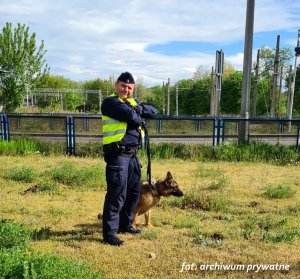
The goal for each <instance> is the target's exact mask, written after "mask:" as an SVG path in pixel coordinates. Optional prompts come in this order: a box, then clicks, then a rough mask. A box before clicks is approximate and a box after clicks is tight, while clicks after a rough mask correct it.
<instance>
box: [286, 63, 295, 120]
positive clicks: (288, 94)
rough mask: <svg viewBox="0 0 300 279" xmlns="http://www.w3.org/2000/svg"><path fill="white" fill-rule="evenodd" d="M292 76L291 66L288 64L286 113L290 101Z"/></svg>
mask: <svg viewBox="0 0 300 279" xmlns="http://www.w3.org/2000/svg"><path fill="white" fill-rule="evenodd" d="M292 76H293V66H292V65H290V70H289V79H288V92H287V104H286V113H287V114H288V110H289V107H290V102H291V92H292Z"/></svg>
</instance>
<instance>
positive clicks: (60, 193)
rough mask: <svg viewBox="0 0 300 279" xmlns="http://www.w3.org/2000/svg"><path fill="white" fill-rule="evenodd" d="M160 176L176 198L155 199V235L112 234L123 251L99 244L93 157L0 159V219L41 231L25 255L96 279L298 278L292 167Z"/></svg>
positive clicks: (185, 166)
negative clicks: (84, 268)
mask: <svg viewBox="0 0 300 279" xmlns="http://www.w3.org/2000/svg"><path fill="white" fill-rule="evenodd" d="M142 163H143V166H144V167H143V176H144V177H145V176H146V161H144V160H143V162H142ZM167 171H171V173H172V175H173V177H174V179H175V180H176V181H177V182H178V184H179V185H180V187H181V190H182V191H183V192H184V193H185V196H184V197H182V198H175V197H172V198H162V199H161V201H160V203H159V205H158V206H157V207H155V208H154V209H153V210H152V223H153V224H154V225H155V226H154V227H152V228H145V227H143V226H141V229H142V231H143V233H142V235H139V236H130V235H121V236H120V238H121V239H123V240H125V241H126V245H125V246H123V247H111V246H108V245H105V244H103V243H102V235H101V223H100V222H99V220H98V219H97V215H98V213H99V212H102V206H103V200H104V195H105V163H104V162H103V160H102V159H101V158H75V157H64V156H42V155H27V156H23V157H22V156H1V157H0V191H1V195H0V218H2V219H14V220H16V221H18V222H20V223H23V224H25V225H27V226H28V227H30V228H31V229H32V230H36V231H38V232H44V234H43V236H42V237H41V236H38V235H37V237H36V240H32V242H31V245H30V249H31V250H33V251H36V252H42V253H49V254H59V255H61V256H64V257H67V258H71V259H75V260H81V261H84V262H87V263H90V264H94V266H95V268H96V270H99V271H100V270H104V271H106V276H105V278H202V277H205V278H299V276H300V221H299V215H300V166H299V165H298V166H276V165H271V164H263V163H256V164H255V163H224V162H220V163H218V162H214V163H211V162H196V161H187V160H171V159H170V160H153V161H152V175H153V179H158V178H164V177H165V176H166V173H167ZM26 190H27V191H26ZM141 217H143V216H141ZM141 217H140V222H141V223H143V218H141ZM225 265H229V266H227V268H229V269H239V270H231V271H226V270H224V269H225V268H226V267H225ZM247 269H248V270H247ZM262 269H269V270H268V271H263V270H262Z"/></svg>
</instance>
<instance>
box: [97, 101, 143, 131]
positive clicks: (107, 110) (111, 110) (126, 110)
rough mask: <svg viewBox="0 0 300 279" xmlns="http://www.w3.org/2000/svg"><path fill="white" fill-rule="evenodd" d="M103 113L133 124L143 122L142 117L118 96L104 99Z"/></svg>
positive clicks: (137, 124)
mask: <svg viewBox="0 0 300 279" xmlns="http://www.w3.org/2000/svg"><path fill="white" fill-rule="evenodd" d="M101 111H102V114H103V115H107V116H109V117H111V118H114V119H117V120H119V121H122V122H126V123H128V124H130V125H133V126H136V127H138V126H140V125H141V124H142V121H143V120H142V117H141V115H139V114H138V113H137V112H136V111H135V110H134V109H133V108H132V107H130V106H129V105H128V104H126V103H123V102H121V101H119V99H118V98H114V97H108V98H106V99H104V101H103V103H102V105H101Z"/></svg>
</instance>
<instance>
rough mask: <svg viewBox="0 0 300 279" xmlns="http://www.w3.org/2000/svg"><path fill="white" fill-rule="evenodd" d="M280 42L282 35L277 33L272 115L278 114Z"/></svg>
mask: <svg viewBox="0 0 300 279" xmlns="http://www.w3.org/2000/svg"><path fill="white" fill-rule="evenodd" d="M279 44H280V35H277V42H276V52H275V61H274V74H273V83H272V94H271V108H270V114H271V117H275V116H276V95H277V91H278V90H277V89H278V85H277V84H278V68H279Z"/></svg>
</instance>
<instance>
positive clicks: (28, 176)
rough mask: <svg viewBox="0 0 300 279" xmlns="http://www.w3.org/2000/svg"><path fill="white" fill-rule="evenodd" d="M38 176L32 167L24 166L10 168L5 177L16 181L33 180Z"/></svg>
mask: <svg viewBox="0 0 300 279" xmlns="http://www.w3.org/2000/svg"><path fill="white" fill-rule="evenodd" d="M36 176H37V174H36V172H35V171H34V170H33V169H32V168H30V167H26V166H23V167H20V168H17V169H12V170H10V171H9V172H8V173H7V174H6V176H5V177H6V178H9V179H12V180H15V181H23V182H32V181H33V180H34V179H35V178H36Z"/></svg>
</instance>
